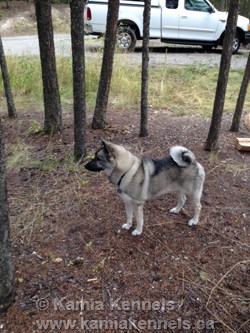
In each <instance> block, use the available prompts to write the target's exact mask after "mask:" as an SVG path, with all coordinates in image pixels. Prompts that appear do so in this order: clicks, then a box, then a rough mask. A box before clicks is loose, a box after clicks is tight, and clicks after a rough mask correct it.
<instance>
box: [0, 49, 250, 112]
mask: <svg viewBox="0 0 250 333" xmlns="http://www.w3.org/2000/svg"><path fill="white" fill-rule="evenodd" d="M124 59H125V58H124V55H120V54H116V56H115V62H114V69H113V78H112V83H111V92H110V98H109V106H110V107H112V108H117V109H124V110H127V111H131V110H135V109H139V108H140V89H141V88H140V77H141V68H140V66H138V65H137V64H133V63H132V64H131V63H130V62H128V61H126V60H125V61H124ZM7 63H8V69H9V76H10V80H11V86H12V91H13V94H14V99H15V103H16V107H17V109H18V110H19V112H20V110H22V109H27V108H31V109H32V110H34V111H36V110H37V111H40V110H42V109H43V94H42V80H41V67H40V59H39V57H8V58H7ZM100 67H101V53H100V54H99V56H97V57H93V58H89V57H87V58H86V100H87V107H88V109H89V110H90V111H91V112H92V111H93V108H94V105H95V99H96V93H97V89H98V81H99V75H100ZM57 69H58V81H59V87H60V94H61V102H62V106H63V108H67V107H71V106H72V63H71V58H70V57H57ZM242 76H243V71H242V70H231V72H230V77H229V83H228V88H227V95H226V102H225V111H230V112H232V111H234V108H235V104H236V100H237V96H238V91H239V87H240V84H241V80H242ZM217 77H218V69H217V68H213V67H212V68H211V67H208V66H201V65H197V66H196V65H188V66H179V67H173V66H167V64H164V65H158V66H151V67H150V70H149V103H150V106H151V108H152V109H153V110H162V109H164V110H167V111H168V112H171V113H173V114H175V115H180V116H181V115H186V114H189V115H190V114H198V115H204V116H210V115H211V113H212V109H213V100H214V95H215V88H216V84H217ZM0 97H2V98H1V100H0V107H1V108H3V109H6V101H5V98H4V91H3V84H2V81H0ZM249 107H250V94H248V95H247V97H246V101H245V108H246V109H249Z"/></svg>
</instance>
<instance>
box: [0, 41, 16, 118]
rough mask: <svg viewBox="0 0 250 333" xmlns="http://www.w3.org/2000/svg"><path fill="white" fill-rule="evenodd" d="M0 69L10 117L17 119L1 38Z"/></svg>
mask: <svg viewBox="0 0 250 333" xmlns="http://www.w3.org/2000/svg"><path fill="white" fill-rule="evenodd" d="M0 67H1V71H2V77H3V84H4V91H5V96H6V100H7V108H8V115H9V117H10V118H15V117H16V115H17V114H16V108H15V104H14V100H13V95H12V92H11V87H10V80H9V75H8V69H7V64H6V60H5V56H4V49H3V43H2V38H1V36H0Z"/></svg>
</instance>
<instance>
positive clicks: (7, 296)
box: [0, 119, 14, 312]
mask: <svg viewBox="0 0 250 333" xmlns="http://www.w3.org/2000/svg"><path fill="white" fill-rule="evenodd" d="M0 277H1V278H0V312H2V311H5V310H6V309H7V308H8V307H9V306H10V305H11V304H12V302H13V298H14V276H13V263H12V258H11V244H10V221H9V214H8V201H7V186H6V176H5V165H4V146H3V131H2V126H1V119H0Z"/></svg>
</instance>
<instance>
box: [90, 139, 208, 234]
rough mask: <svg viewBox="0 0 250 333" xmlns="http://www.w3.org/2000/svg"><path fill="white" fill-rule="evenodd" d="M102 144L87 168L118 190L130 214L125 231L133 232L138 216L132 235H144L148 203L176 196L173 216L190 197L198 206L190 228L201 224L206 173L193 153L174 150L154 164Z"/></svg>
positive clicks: (121, 148)
mask: <svg viewBox="0 0 250 333" xmlns="http://www.w3.org/2000/svg"><path fill="white" fill-rule="evenodd" d="M100 140H101V142H102V147H101V148H100V149H99V150H97V152H96V153H95V158H94V159H93V160H91V161H90V162H88V163H87V164H86V165H85V168H86V169H87V170H90V171H94V172H99V171H102V170H103V171H104V172H105V173H106V174H107V176H108V177H109V180H110V181H111V183H113V184H114V185H116V186H117V188H118V194H119V196H120V197H121V199H122V200H123V202H124V204H125V209H126V213H127V223H125V224H123V226H122V227H123V229H126V230H129V229H130V228H131V226H132V219H133V215H134V216H135V220H136V229H135V230H134V231H133V232H132V235H134V236H137V235H140V234H141V233H142V227H143V205H144V202H145V201H146V200H148V199H153V198H156V197H158V196H159V195H162V194H165V193H172V192H174V193H177V194H178V198H179V199H178V204H177V206H176V207H175V208H173V209H171V210H170V212H171V213H174V214H177V213H179V211H180V210H181V208H182V207H183V205H184V204H185V201H186V196H187V197H188V198H189V199H191V202H192V204H193V206H194V217H193V218H192V219H191V220H190V221H189V222H188V225H189V226H192V225H196V224H197V223H198V222H199V215H200V211H201V203H200V199H201V195H202V189H203V183H204V179H205V172H204V169H203V167H202V166H201V165H200V163H198V162H197V161H196V159H195V157H194V155H193V153H192V152H191V151H190V150H188V149H187V148H184V147H181V146H174V147H172V148H170V156H168V157H166V158H163V159H161V160H153V159H151V158H147V157H143V158H139V157H136V156H135V155H133V154H132V153H131V152H129V151H128V150H127V149H125V148H124V147H123V146H120V145H117V144H114V143H111V142H109V141H106V140H104V139H102V138H101V139H100Z"/></svg>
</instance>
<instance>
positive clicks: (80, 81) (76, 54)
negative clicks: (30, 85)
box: [70, 0, 86, 161]
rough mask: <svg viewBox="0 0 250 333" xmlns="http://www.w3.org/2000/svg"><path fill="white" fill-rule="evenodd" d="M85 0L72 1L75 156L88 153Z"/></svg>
mask: <svg viewBox="0 0 250 333" xmlns="http://www.w3.org/2000/svg"><path fill="white" fill-rule="evenodd" d="M83 10H84V1H83V0H72V1H70V12H71V41H72V58H73V60H72V66H73V94H74V156H75V159H76V160H77V161H79V160H81V159H82V158H83V157H84V156H85V155H86V99H85V53H84V21H83Z"/></svg>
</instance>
